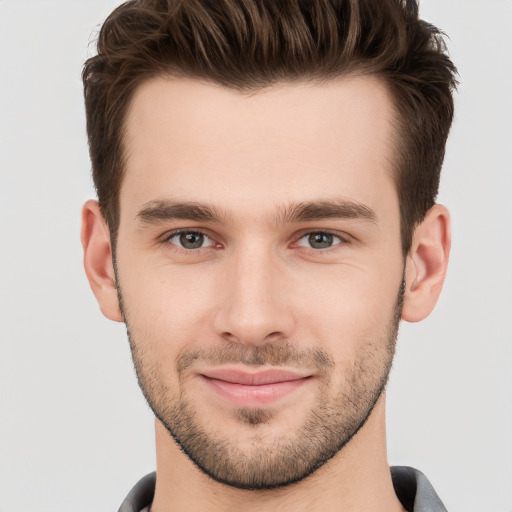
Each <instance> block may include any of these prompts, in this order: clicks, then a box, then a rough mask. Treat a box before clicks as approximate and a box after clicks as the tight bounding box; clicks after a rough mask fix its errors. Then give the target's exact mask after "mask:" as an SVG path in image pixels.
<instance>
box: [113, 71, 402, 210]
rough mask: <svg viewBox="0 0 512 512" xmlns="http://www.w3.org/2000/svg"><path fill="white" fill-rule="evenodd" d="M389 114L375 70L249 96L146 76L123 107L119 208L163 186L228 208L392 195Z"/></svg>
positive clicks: (152, 196)
mask: <svg viewBox="0 0 512 512" xmlns="http://www.w3.org/2000/svg"><path fill="white" fill-rule="evenodd" d="M392 119H393V107H392V103H391V100H390V97H389V95H388V93H387V90H386V88H385V86H384V85H383V84H382V83H381V82H380V81H379V80H378V79H376V78H372V77H350V78H343V79H339V80H336V81H332V82H329V83H323V84H312V83H283V84H277V85H275V86H273V87H271V88H268V89H265V90H262V91H259V92H256V93H252V94H243V93H241V92H238V91H234V90H231V89H228V88H225V87H222V86H218V85H213V84H207V83H200V82H197V81H193V80H185V79H176V78H168V79H166V78H155V79H151V80H149V81H147V82H146V83H144V84H143V85H141V86H140V87H139V88H138V89H137V90H136V92H135V95H134V97H133V99H132V102H131V105H130V108H129V111H128V113H127V118H126V130H125V138H124V147H125V156H126V168H125V176H124V179H123V184H122V186H121V194H120V199H121V209H123V202H127V203H129V204H138V205H139V206H140V205H142V204H144V203H146V202H148V201H152V200H155V199H158V198H159V197H161V196H165V195H168V194H172V195H173V197H178V198H184V199H186V200H189V201H190V200H192V201H198V202H207V203H209V204H216V203H218V202H219V201H221V202H222V206H223V207H224V208H228V209H229V208H230V206H232V207H233V208H234V209H235V208H237V207H240V208H251V207H253V208H256V207H257V206H258V205H263V204H265V205H269V206H270V205H271V204H273V205H274V206H281V205H282V204H286V203H290V202H300V201H308V200H311V199H325V198H328V197H329V196H330V195H332V196H336V197H339V196H342V197H346V198H348V199H351V200H355V201H358V202H362V203H363V204H368V203H370V204H371V205H374V204H375V203H376V202H377V203H378V202H379V199H382V196H383V193H384V192H385V191H387V192H388V195H390V197H391V198H392V199H396V194H395V192H394V186H393V179H392V149H393V148H392V142H391V141H392V139H393V132H394V130H393V126H392ZM384 197H385V194H384ZM388 199H389V198H388Z"/></svg>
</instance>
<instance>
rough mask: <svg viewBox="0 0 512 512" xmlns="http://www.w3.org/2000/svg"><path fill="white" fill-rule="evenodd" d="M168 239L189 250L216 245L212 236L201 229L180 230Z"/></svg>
mask: <svg viewBox="0 0 512 512" xmlns="http://www.w3.org/2000/svg"><path fill="white" fill-rule="evenodd" d="M167 241H168V242H170V243H171V244H174V245H177V246H178V247H181V248H182V249H186V250H189V251H190V250H194V249H201V248H203V247H209V246H212V245H215V242H214V241H213V240H212V239H211V238H210V237H208V236H207V235H205V234H204V233H201V232H200V231H180V232H178V233H174V234H172V235H171V236H170V237H169V238H168V239H167Z"/></svg>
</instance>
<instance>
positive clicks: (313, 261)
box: [82, 0, 455, 512]
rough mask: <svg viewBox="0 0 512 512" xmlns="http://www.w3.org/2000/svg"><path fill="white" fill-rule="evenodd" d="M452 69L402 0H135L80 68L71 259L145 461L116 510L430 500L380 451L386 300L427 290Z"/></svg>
mask: <svg viewBox="0 0 512 512" xmlns="http://www.w3.org/2000/svg"><path fill="white" fill-rule="evenodd" d="M454 76H455V68H454V66H453V64H452V63H451V62H450V60H449V58H448V57H447V55H446V53H445V48H444V44H443V41H442V39H441V37H440V35H439V32H438V31H437V29H435V28H434V27H432V26H431V25H428V24H426V23H425V22H423V21H421V20H419V18H418V7H417V5H416V3H415V2H413V1H408V2H404V1H399V0H386V1H383V0H379V1H373V2H367V1H360V2H358V1H356V0H336V1H335V0H332V1H328V0H325V1H315V2H313V1H311V2H300V3H299V2H295V1H292V0H290V1H279V2H276V1H271V0H267V1H265V0H236V1H234V0H229V1H228V0H224V1H218V2H209V1H206V0H194V1H179V0H138V1H133V2H127V3H125V4H123V5H121V6H120V7H119V8H118V9H116V10H115V11H114V12H113V13H112V14H111V16H110V17H109V18H108V19H107V21H106V22H105V23H104V25H103V27H102V29H101V32H100V35H99V40H98V55H96V56H94V57H92V58H91V59H89V60H88V61H87V63H86V65H85V68H84V73H83V78H84V86H85V100H86V113H87V129H88V136H89V145H90V153H91V160H92V167H93V176H94V181H95V185H96V189H97V192H98V199H99V201H98V202H95V201H88V202H87V203H86V204H85V206H84V209H83V225H82V243H83V246H84V263H85V270H86V273H87V276H88V278H89V281H90V284H91V287H92V289H93V291H94V293H95V295H96V298H97V299H98V302H99V305H100V308H101V310H102V312H103V314H104V315H105V316H106V317H108V318H110V319H112V320H114V321H120V322H121V321H122V322H125V324H126V327H127V332H128V337H129V340H130V346H131V349H132V355H133V361H134V364H135V368H136V372H137V376H138V380H139V384H140V386H141V389H142V391H143V393H144V395H145V397H146V399H147V401H148V403H149V405H150V407H151V409H152V410H153V412H154V414H155V417H156V422H155V425H156V450H157V471H156V476H155V474H153V475H148V476H147V477H145V478H144V479H142V480H141V481H140V482H139V483H138V484H137V485H136V486H135V488H134V489H133V490H132V492H131V493H130V494H129V496H128V497H127V498H126V500H125V501H124V503H123V504H122V505H121V509H120V510H121V511H124V512H127V511H137V512H138V511H140V510H149V508H150V509H151V511H152V512H166V511H171V510H180V511H193V510H194V511H195V510H201V511H209V510H247V511H252V510H255V511H256V510H258V511H259V510H280V511H288V510H293V511H302V510H308V511H312V510H313V511H316V510H322V511H324V510H357V511H359V512H361V511H370V510H371V511H376V510H379V511H386V512H388V511H389V512H391V511H397V512H398V511H403V510H415V511H423V512H425V511H442V510H445V509H444V507H443V505H442V503H441V500H440V499H439V498H438V496H437V495H436V493H435V491H434V490H433V489H432V487H431V486H430V484H429V483H428V481H427V479H426V478H425V477H424V476H423V475H422V474H421V473H420V472H419V471H416V470H414V469H412V468H391V470H390V468H389V466H388V462H387V456H386V442H385V386H386V382H387V379H388V375H389V371H390V368H391V364H392V359H393V355H394V348H395V341H396V337H397V332H398V325H399V321H400V319H404V320H406V321H411V322H416V321H419V320H422V319H423V318H425V317H426V316H428V315H429V313H430V312H431V311H432V309H433V308H434V306H435V303H436V301H437V298H438V296H439V293H440V290H441V287H442V284H443V280H444V276H445V272H446V267H447V262H448V255H449V249H450V225H449V215H448V212H447V210H446V209H445V208H444V207H443V206H441V205H438V204H435V197H436V194H437V188H438V184H439V173H440V168H441V164H442V160H443V155H444V147H445V143H446V138H447V135H448V132H449V128H450V124H451V120H452V117H453V99H452V91H453V88H454V86H455V78H454Z"/></svg>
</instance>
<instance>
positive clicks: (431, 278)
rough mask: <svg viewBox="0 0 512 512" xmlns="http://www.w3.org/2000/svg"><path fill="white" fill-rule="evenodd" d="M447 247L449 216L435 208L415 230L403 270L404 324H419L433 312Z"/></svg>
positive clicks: (449, 238)
mask: <svg viewBox="0 0 512 512" xmlns="http://www.w3.org/2000/svg"><path fill="white" fill-rule="evenodd" d="M450 246H451V229H450V214H449V213H448V210H447V209H446V208H445V207H444V206H442V205H440V204H436V205H434V206H433V207H432V208H431V209H430V210H429V211H428V212H427V214H426V216H425V218H424V220H423V222H422V223H421V224H419V225H418V226H417V227H416V229H415V230H414V236H413V241H412V246H411V250H410V252H409V254H408V255H407V260H406V267H405V296H404V305H403V309H402V319H403V320H406V321H407V322H419V321H420V320H423V319H424V318H426V317H427V316H428V315H429V314H430V313H431V312H432V310H433V309H434V306H435V305H436V302H437V299H438V298H439V294H440V293H441V288H442V287H443V283H444V278H445V275H446V269H447V267H448V258H449V256H450Z"/></svg>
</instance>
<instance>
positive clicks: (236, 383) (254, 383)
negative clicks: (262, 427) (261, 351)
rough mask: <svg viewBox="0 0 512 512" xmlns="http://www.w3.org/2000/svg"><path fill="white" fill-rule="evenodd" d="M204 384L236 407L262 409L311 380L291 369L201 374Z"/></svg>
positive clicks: (219, 370) (222, 371)
mask: <svg viewBox="0 0 512 512" xmlns="http://www.w3.org/2000/svg"><path fill="white" fill-rule="evenodd" d="M201 377H202V378H203V380H204V382H205V383H206V385H207V386H208V387H209V388H210V389H211V390H212V391H213V392H215V393H216V394H217V395H220V396H221V397H223V398H225V399H227V400H229V401H230V402H232V403H233V404H234V405H236V406H238V407H261V406H264V405H269V404H272V403H274V402H276V401H278V400H280V399H281V398H283V397H285V396H287V395H289V394H291V393H293V392H294V391H296V390H298V389H299V388H301V387H302V386H303V385H304V384H306V383H307V382H308V381H310V380H311V377H312V376H311V375H301V374H299V373H297V372H293V371H290V370H278V369H271V370H263V371H259V372H254V373H252V372H245V371H241V370H237V369H215V370H209V371H207V372H204V373H202V374H201Z"/></svg>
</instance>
